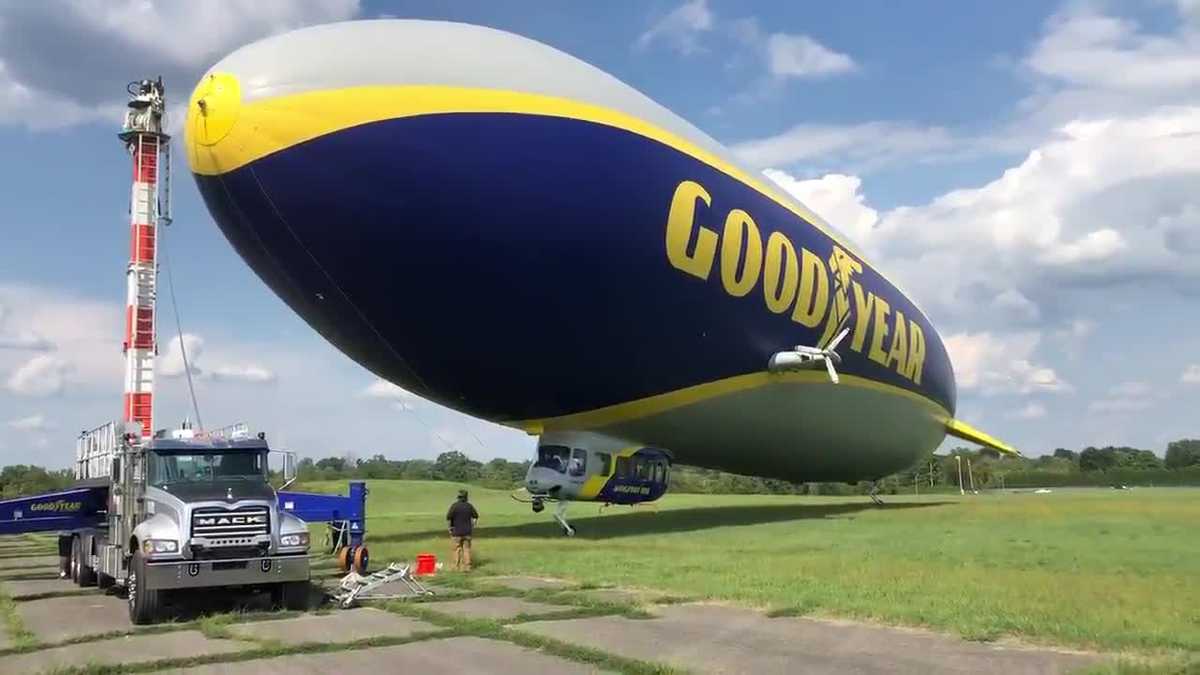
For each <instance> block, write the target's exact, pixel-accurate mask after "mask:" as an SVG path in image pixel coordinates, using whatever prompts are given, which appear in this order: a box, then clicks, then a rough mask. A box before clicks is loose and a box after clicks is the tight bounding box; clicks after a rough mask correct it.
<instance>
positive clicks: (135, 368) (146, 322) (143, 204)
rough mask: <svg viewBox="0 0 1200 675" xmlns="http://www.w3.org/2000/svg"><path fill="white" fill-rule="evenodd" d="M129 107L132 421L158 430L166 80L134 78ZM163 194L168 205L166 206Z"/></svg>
mask: <svg viewBox="0 0 1200 675" xmlns="http://www.w3.org/2000/svg"><path fill="white" fill-rule="evenodd" d="M128 91H129V96H130V99H129V111H128V112H127V113H126V114H125V125H124V128H123V129H122V130H121V133H120V134H118V137H119V138H120V139H121V141H122V142H124V143H125V147H126V149H128V150H129V154H130V155H131V156H132V157H133V190H132V192H131V196H130V201H129V216H130V249H129V269H128V271H127V273H126V288H127V292H126V302H125V345H124V346H125V412H124V415H123V419H124V420H125V421H126V422H136V423H138V424H140V425H141V427H142V437H143V438H149V437H150V436H151V435H152V434H153V433H154V356H155V351H156V345H155V339H154V336H155V300H156V298H157V283H158V270H157V262H156V257H157V256H156V254H157V247H158V226H159V222H160V221H162V222H163V223H169V222H170V206H169V199H170V185H171V184H170V146H169V143H170V140H171V138H170V136H168V135H167V134H165V133H163V113H164V112H165V108H166V100H165V98H164V96H163V83H162V78H161V77H160V78H158V80H142V81H141V82H131V83H129V86H128ZM160 187H162V188H163V189H162V190H161V192H162V193H163V194H164V196H165V197H166V198H167V204H168V206H167V208H165V209H164V208H161V204H160V202H159V193H160V189H159V188H160Z"/></svg>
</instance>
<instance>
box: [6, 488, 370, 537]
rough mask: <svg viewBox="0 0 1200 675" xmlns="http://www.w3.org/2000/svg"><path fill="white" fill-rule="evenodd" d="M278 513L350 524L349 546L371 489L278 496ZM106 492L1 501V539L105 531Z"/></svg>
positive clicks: (363, 523) (362, 530)
mask: <svg viewBox="0 0 1200 675" xmlns="http://www.w3.org/2000/svg"><path fill="white" fill-rule="evenodd" d="M278 499H279V508H280V510H283V511H287V512H288V513H291V514H294V515H295V516H296V517H297V518H300V519H301V520H303V521H305V522H309V523H322V522H325V523H328V522H347V521H348V522H349V524H350V543H351V544H352V545H354V546H361V545H362V543H363V535H365V534H366V533H367V484H366V482H365V481H361V480H355V481H350V494H349V496H342V495H320V494H313V493H309V492H279V493H278ZM107 508H108V486H107V485H103V486H96V487H85V488H73V489H70V490H63V491H62V492H49V493H46V494H41V495H34V496H32V497H18V498H16V499H8V500H4V501H0V535H2V534H26V533H29V532H53V531H63V530H78V529H84V528H90V527H101V526H103V525H104V521H105V516H106V514H107Z"/></svg>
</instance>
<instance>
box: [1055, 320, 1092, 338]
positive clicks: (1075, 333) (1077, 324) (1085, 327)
mask: <svg viewBox="0 0 1200 675" xmlns="http://www.w3.org/2000/svg"><path fill="white" fill-rule="evenodd" d="M1095 330H1096V322H1095V321H1091V320H1090V319H1072V320H1071V321H1070V322H1069V323H1068V324H1067V325H1066V326H1064V327H1063V328H1060V329H1058V330H1056V331H1054V337H1055V338H1057V339H1059V340H1062V341H1064V342H1079V341H1080V340H1083V339H1085V338H1087V337H1088V336H1089V335H1091V334H1092V333H1093V332H1094V331H1095Z"/></svg>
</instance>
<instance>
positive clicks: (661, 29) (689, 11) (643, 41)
mask: <svg viewBox="0 0 1200 675" xmlns="http://www.w3.org/2000/svg"><path fill="white" fill-rule="evenodd" d="M714 21H715V20H714V17H713V13H712V11H711V10H710V9H709V8H708V3H707V1H706V0H689V1H688V2H685V3H683V4H682V5H679V6H678V7H676V8H675V9H673V10H671V11H670V12H668V13H667V14H666V15H665V16H663V17H662V18H661V19H659V20H658V21H656V22H654V25H653V26H651V27H650V28H649V30H647V31H646V32H644V33H642V34H641V35H640V36H638V39H637V42H636V43H635V44H636V46H637V47H638V48H642V49H644V48H646V47H649V46H650V45H652V44H654V43H655V42H660V41H661V42H664V43H666V44H667V45H669V46H670V47H671V48H672V49H674V50H675V51H677V52H679V53H680V54H684V55H688V54H693V53H696V52H698V51H701V47H700V41H699V38H700V35H701V34H702V33H705V32H707V31H711V30H712V28H713V24H714Z"/></svg>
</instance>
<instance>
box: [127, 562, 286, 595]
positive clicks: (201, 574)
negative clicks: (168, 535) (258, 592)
mask: <svg viewBox="0 0 1200 675" xmlns="http://www.w3.org/2000/svg"><path fill="white" fill-rule="evenodd" d="M308 579H309V566H308V556H306V555H289V556H270V557H266V558H239V559H235V560H170V561H164V562H148V563H146V579H145V581H144V583H145V584H146V588H150V589H162V590H166V589H172V588H206V587H213V586H250V585H255V584H277V583H281V582H284V581H308Z"/></svg>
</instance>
